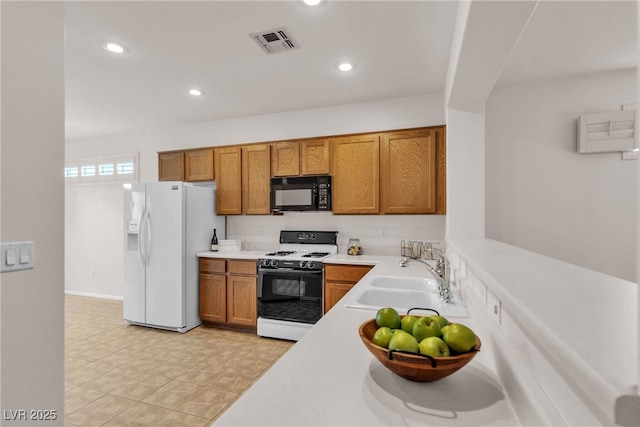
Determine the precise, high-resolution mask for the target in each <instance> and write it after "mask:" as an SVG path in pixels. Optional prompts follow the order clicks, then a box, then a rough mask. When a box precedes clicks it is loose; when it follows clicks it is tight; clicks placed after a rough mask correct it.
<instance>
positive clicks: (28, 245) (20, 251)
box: [0, 242, 34, 273]
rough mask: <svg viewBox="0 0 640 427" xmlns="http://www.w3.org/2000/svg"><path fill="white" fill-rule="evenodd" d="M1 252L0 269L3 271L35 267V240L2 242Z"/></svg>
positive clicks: (0, 245)
mask: <svg viewBox="0 0 640 427" xmlns="http://www.w3.org/2000/svg"><path fill="white" fill-rule="evenodd" d="M0 254H1V256H2V260H1V264H0V267H1V268H0V271H1V272H3V273H4V272H9V271H18V270H30V269H32V268H34V244H33V242H10V243H0Z"/></svg>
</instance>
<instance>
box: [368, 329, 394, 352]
mask: <svg viewBox="0 0 640 427" xmlns="http://www.w3.org/2000/svg"><path fill="white" fill-rule="evenodd" d="M392 336H393V331H392V330H391V329H390V328H387V327H386V326H383V327H381V328H378V329H377V330H376V332H375V333H374V334H373V343H374V344H375V345H379V346H380V347H384V348H388V347H389V341H391V337H392Z"/></svg>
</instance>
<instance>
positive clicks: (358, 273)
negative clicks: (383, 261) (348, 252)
mask: <svg viewBox="0 0 640 427" xmlns="http://www.w3.org/2000/svg"><path fill="white" fill-rule="evenodd" d="M372 268H373V267H372V266H370V265H346V264H343V265H338V264H335V265H334V264H325V267H324V278H325V280H327V281H335V282H346V283H351V284H352V285H353V284H356V283H358V282H359V281H360V279H362V278H363V277H364V275H365V274H367V273H368V272H369V270H371V269H372Z"/></svg>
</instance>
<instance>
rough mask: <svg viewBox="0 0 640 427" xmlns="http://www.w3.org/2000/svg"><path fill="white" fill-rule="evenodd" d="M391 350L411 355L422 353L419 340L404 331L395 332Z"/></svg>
mask: <svg viewBox="0 0 640 427" xmlns="http://www.w3.org/2000/svg"><path fill="white" fill-rule="evenodd" d="M389 350H403V351H408V352H411V353H419V352H420V349H419V347H418V340H416V339H415V338H414V336H413V335H411V334H408V333H406V332H405V331H403V330H402V329H396V330H395V331H393V336H392V337H391V341H389Z"/></svg>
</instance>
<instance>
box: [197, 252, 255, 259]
mask: <svg viewBox="0 0 640 427" xmlns="http://www.w3.org/2000/svg"><path fill="white" fill-rule="evenodd" d="M264 254H265V251H218V252H198V253H197V254H196V255H197V256H198V257H199V258H228V259H256V260H257V259H258V258H260V257H261V256H263V255H264Z"/></svg>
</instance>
